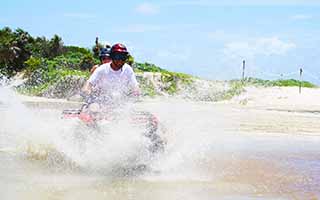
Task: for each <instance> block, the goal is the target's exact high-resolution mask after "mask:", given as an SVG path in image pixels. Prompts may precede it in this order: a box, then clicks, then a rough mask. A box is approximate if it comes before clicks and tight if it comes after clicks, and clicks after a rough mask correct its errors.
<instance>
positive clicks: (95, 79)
mask: <svg viewBox="0 0 320 200" xmlns="http://www.w3.org/2000/svg"><path fill="white" fill-rule="evenodd" d="M89 83H90V84H91V85H93V87H94V88H95V89H99V90H100V91H101V92H102V93H103V94H108V93H109V94H110V93H114V92H117V93H120V94H126V95H127V94H129V93H130V92H131V91H132V90H134V89H135V88H136V87H138V82H137V80H136V76H135V74H134V72H133V70H132V68H131V67H130V66H129V65H128V64H124V65H123V67H122V69H119V70H118V71H114V70H113V69H112V68H111V63H106V64H103V65H101V66H100V67H98V68H97V69H96V70H95V71H94V73H93V74H92V75H91V77H90V78H89Z"/></svg>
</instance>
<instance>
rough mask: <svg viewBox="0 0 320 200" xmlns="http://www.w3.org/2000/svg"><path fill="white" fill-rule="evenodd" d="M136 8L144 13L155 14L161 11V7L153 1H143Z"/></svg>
mask: <svg viewBox="0 0 320 200" xmlns="http://www.w3.org/2000/svg"><path fill="white" fill-rule="evenodd" d="M135 10H136V12H138V13H141V14H144V15H155V14H157V13H159V8H158V7H157V6H156V5H153V4H151V3H142V4H140V5H138V6H137V7H136V9H135Z"/></svg>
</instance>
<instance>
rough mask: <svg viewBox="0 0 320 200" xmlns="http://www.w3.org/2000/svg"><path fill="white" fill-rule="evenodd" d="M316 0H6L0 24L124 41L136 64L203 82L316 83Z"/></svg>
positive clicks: (75, 38)
mask: <svg viewBox="0 0 320 200" xmlns="http://www.w3.org/2000/svg"><path fill="white" fill-rule="evenodd" d="M319 21H320V1H318V0H304V1H303V0H282V1H281V0H278V1H276V0H268V1H267V0H259V1H253V0H238V1H231V0H224V1H223V2H221V1H214V0H212V1H205V0H198V1H195V0H179V1H178V0H171V1H169V0H163V1H137V0H131V1H101V0H91V1H80V0H78V1H74V0H69V1H64V0H55V1H40V0H4V1H2V2H1V6H0V28H3V27H4V26H9V27H10V28H12V29H16V28H18V27H20V28H22V29H24V30H26V31H28V32H29V33H30V34H31V35H33V36H46V37H48V38H51V37H52V36H53V35H54V34H58V35H59V36H61V37H62V38H63V41H64V43H65V44H66V45H79V46H82V47H91V46H93V45H94V40H95V37H96V36H98V37H99V38H100V41H101V42H103V43H106V42H108V43H115V42H123V43H124V44H125V45H127V47H128V48H129V50H130V52H131V54H132V55H133V56H134V57H135V58H136V60H137V61H139V62H151V63H154V64H156V65H158V66H160V67H162V68H166V69H169V70H173V71H179V72H185V73H190V74H193V75H197V76H200V77H203V78H208V79H231V78H239V77H240V76H241V70H242V60H244V59H245V60H246V74H247V75H248V76H255V77H259V78H265V79H277V78H281V74H282V77H283V78H298V74H299V73H298V72H299V68H300V67H302V68H303V70H304V73H303V79H305V80H309V81H312V82H314V83H317V84H320V70H319V69H320V56H319V55H320V50H319V48H320V37H319V35H320V23H319Z"/></svg>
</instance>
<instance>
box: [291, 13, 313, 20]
mask: <svg viewBox="0 0 320 200" xmlns="http://www.w3.org/2000/svg"><path fill="white" fill-rule="evenodd" d="M311 18H312V16H311V15H302V14H300V15H294V16H292V17H291V19H294V20H307V19H311Z"/></svg>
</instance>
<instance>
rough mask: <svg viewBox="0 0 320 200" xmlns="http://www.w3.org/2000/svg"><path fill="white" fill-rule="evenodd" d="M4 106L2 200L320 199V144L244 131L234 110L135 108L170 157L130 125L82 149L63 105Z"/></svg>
mask: <svg viewBox="0 0 320 200" xmlns="http://www.w3.org/2000/svg"><path fill="white" fill-rule="evenodd" d="M9 100H10V101H9ZM0 101H1V102H2V103H1V105H0V116H1V122H0V123H1V128H0V149H1V150H2V152H1V153H0V163H1V165H0V177H1V178H0V199H3V200H9V199H10V200H12V199H41V200H42V199H59V200H60V199H61V200H64V199H68V200H69V199H77V200H78V199H80V200H82V199H142V200H143V199H146V200H147V199H151V198H152V199H156V200H157V199H159V200H160V199H200V200H206V199H226V200H229V199H246V200H247V199H248V200H249V199H250V200H251V199H318V198H320V189H319V188H320V161H319V158H320V153H319V152H318V149H319V144H320V137H319V136H305V135H292V134H280V133H274V134H265V133H260V132H259V133H255V132H254V131H251V132H248V133H243V132H241V131H239V126H238V123H239V122H238V121H237V119H236V118H237V117H235V116H238V114H237V112H238V109H237V108H234V107H229V106H221V105H218V104H210V103H200V102H186V101H181V100H177V99H174V100H172V99H161V100H150V101H145V102H144V103H139V104H138V107H140V109H145V110H148V111H151V112H153V113H155V114H156V115H157V116H158V118H159V119H160V121H161V123H162V128H163V129H162V131H164V132H165V135H166V138H167V146H166V151H165V152H164V153H162V154H159V155H149V154H148V153H147V152H146V151H145V149H144V147H145V145H146V141H145V140H144V139H143V137H140V136H139V134H137V133H138V132H139V130H135V129H134V128H132V127H127V126H125V125H123V124H120V125H119V126H117V125H112V126H108V125H107V126H106V127H105V128H104V129H103V131H104V132H108V133H111V134H107V135H108V136H105V137H96V136H94V135H92V137H91V136H90V137H89V139H88V140H87V141H86V142H85V149H84V150H83V149H82V148H81V146H80V147H79V145H78V144H79V143H78V142H79V141H77V139H75V138H74V137H71V135H72V134H71V133H73V132H75V131H78V130H79V127H78V126H77V123H78V122H77V121H75V120H70V121H67V122H66V121H65V120H62V119H61V118H60V111H61V107H58V106H56V107H55V108H53V107H50V109H46V108H44V107H43V106H39V107H37V106H32V107H27V106H25V105H24V104H23V103H21V101H20V100H19V99H18V98H17V97H16V95H15V94H13V93H12V92H10V91H5V90H2V91H0ZM77 127H78V128H77ZM80 130H82V131H88V130H85V129H82V128H80ZM85 133H88V132H85ZM88 134H89V133H88ZM140 163H143V164H145V165H146V167H145V168H137V169H133V167H132V166H135V164H140Z"/></svg>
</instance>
